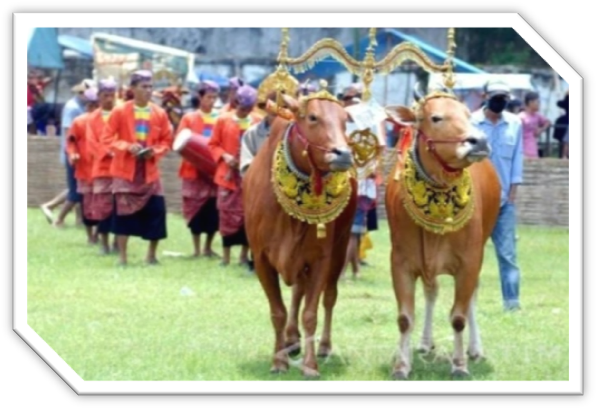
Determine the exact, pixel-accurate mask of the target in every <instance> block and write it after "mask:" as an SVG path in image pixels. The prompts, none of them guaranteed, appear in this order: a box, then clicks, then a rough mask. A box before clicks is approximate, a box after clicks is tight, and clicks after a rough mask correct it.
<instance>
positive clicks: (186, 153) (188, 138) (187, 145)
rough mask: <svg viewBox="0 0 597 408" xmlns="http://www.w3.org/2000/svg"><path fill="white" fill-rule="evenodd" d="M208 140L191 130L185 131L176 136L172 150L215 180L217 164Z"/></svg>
mask: <svg viewBox="0 0 597 408" xmlns="http://www.w3.org/2000/svg"><path fill="white" fill-rule="evenodd" d="M208 140H209V139H207V138H206V137H203V136H201V135H199V134H195V133H193V132H191V130H190V129H183V130H181V131H180V132H179V133H178V135H176V139H175V140H174V144H173V145H172V148H173V150H174V151H175V152H177V153H178V154H180V155H181V156H182V157H183V158H184V159H186V160H187V161H188V162H189V163H191V164H192V165H193V166H194V167H195V168H196V169H197V170H198V171H199V172H200V173H202V174H205V175H206V176H209V177H212V178H213V177H214V176H215V174H216V162H215V161H214V159H213V157H212V156H211V152H210V151H209V148H208V147H207V141H208Z"/></svg>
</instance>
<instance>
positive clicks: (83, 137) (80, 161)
mask: <svg viewBox="0 0 597 408" xmlns="http://www.w3.org/2000/svg"><path fill="white" fill-rule="evenodd" d="M83 95H84V97H85V113H84V114H83V115H80V116H78V117H77V118H76V119H75V120H74V121H73V124H72V126H71V127H70V128H69V133H68V137H67V140H66V152H67V156H68V161H69V164H70V165H71V166H73V168H74V177H75V179H76V180H77V193H78V194H80V196H81V207H82V208H81V210H82V215H83V224H84V225H85V229H86V231H87V242H88V243H90V244H95V243H97V233H96V231H94V228H93V227H94V226H96V225H97V221H94V220H93V215H92V211H91V208H92V189H91V181H92V179H91V169H92V165H93V158H92V155H91V149H90V148H89V147H90V146H89V144H88V143H87V123H88V121H89V116H90V113H91V112H93V111H94V110H96V109H97V107H98V99H97V90H96V89H95V88H89V89H87V90H86V91H85V92H84V93H83Z"/></svg>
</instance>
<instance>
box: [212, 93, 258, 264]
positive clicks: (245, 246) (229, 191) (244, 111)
mask: <svg viewBox="0 0 597 408" xmlns="http://www.w3.org/2000/svg"><path fill="white" fill-rule="evenodd" d="M235 101H236V104H237V105H236V110H235V111H234V112H232V113H228V114H223V115H222V116H220V117H219V118H218V120H217V121H216V125H215V127H214V132H213V136H212V137H211V139H210V140H209V144H208V146H209V148H210V150H211V154H212V156H213V158H214V160H215V162H216V163H217V168H216V174H215V177H214V182H215V183H216V184H217V185H218V198H217V207H218V212H219V214H220V217H219V224H220V225H219V229H220V234H221V235H222V243H223V247H224V257H223V260H222V265H228V264H229V263H230V248H231V247H232V246H234V245H242V250H241V255H240V263H241V264H247V265H248V258H247V254H248V250H249V243H248V241H247V236H246V234H245V228H244V214H243V204H242V190H241V184H242V179H241V175H240V171H239V164H240V148H241V143H240V141H241V137H242V135H243V134H244V132H245V131H246V130H247V129H248V128H249V126H251V125H253V124H255V123H258V122H259V120H260V119H261V118H260V116H259V115H257V114H256V113H253V108H254V106H255V104H256V102H257V91H256V90H255V89H254V88H253V87H251V86H249V85H244V86H241V87H240V88H239V89H238V92H237V94H236V100H235Z"/></svg>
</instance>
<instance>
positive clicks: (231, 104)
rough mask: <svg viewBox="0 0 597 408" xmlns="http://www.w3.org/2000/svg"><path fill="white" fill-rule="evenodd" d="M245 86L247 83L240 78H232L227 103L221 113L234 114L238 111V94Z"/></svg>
mask: <svg viewBox="0 0 597 408" xmlns="http://www.w3.org/2000/svg"><path fill="white" fill-rule="evenodd" d="M244 84H245V82H244V81H243V80H242V79H241V78H239V77H232V78H230V83H229V85H228V87H229V89H228V98H227V102H226V104H225V105H224V106H222V109H221V110H220V112H221V113H224V112H232V111H234V110H235V109H236V106H237V104H236V93H237V92H238V89H239V88H240V87H241V86H243V85H244Z"/></svg>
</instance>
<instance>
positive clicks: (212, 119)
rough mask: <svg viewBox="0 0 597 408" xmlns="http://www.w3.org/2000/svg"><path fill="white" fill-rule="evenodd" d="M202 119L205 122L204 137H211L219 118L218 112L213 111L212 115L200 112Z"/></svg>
mask: <svg viewBox="0 0 597 408" xmlns="http://www.w3.org/2000/svg"><path fill="white" fill-rule="evenodd" d="M200 114H201V119H202V120H203V136H205V137H211V135H212V132H213V129H214V125H215V124H216V119H217V118H218V112H215V111H212V112H211V113H205V112H200Z"/></svg>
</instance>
